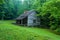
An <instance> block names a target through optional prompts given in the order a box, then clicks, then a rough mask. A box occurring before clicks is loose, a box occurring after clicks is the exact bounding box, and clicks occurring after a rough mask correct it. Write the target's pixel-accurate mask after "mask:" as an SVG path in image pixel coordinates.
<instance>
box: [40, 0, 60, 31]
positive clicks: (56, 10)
mask: <svg viewBox="0 0 60 40" xmlns="http://www.w3.org/2000/svg"><path fill="white" fill-rule="evenodd" d="M40 9H41V11H40V10H39V11H40V14H39V16H42V20H41V21H42V22H41V23H42V24H43V25H44V26H46V25H47V26H48V27H49V28H51V29H53V30H56V29H58V28H60V0H51V1H49V2H46V3H44V5H43V6H42V7H41V8H40ZM59 31H60V30H59Z"/></svg>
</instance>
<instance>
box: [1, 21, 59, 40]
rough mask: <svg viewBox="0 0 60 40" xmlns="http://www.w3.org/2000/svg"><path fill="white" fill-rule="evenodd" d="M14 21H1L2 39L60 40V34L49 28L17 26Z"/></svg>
mask: <svg viewBox="0 0 60 40" xmlns="http://www.w3.org/2000/svg"><path fill="white" fill-rule="evenodd" d="M12 22H13V21H0V40H60V35H56V34H54V33H51V32H49V31H48V30H47V29H41V28H30V27H23V26H17V25H13V24H11V23H12Z"/></svg>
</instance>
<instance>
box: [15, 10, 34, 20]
mask: <svg viewBox="0 0 60 40" xmlns="http://www.w3.org/2000/svg"><path fill="white" fill-rule="evenodd" d="M32 12H35V11H34V10H30V11H27V12H25V13H23V14H21V15H20V16H19V17H17V18H16V20H20V19H24V18H25V17H27V16H29V15H30V14H31V13H32Z"/></svg>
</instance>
